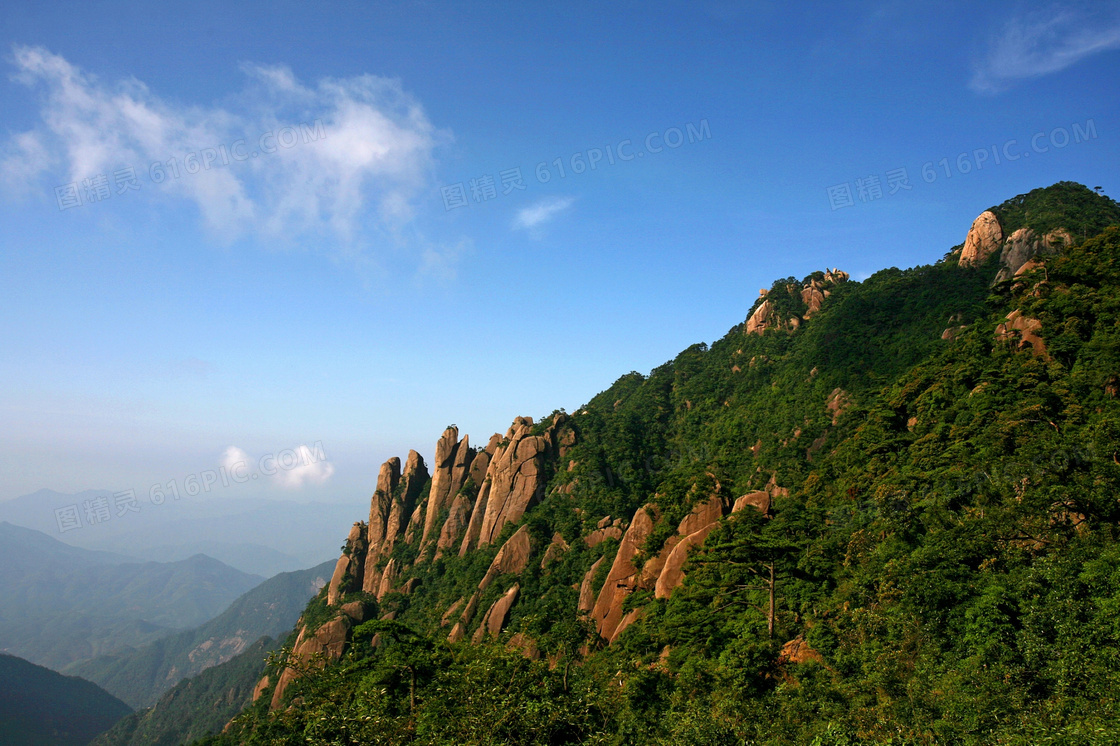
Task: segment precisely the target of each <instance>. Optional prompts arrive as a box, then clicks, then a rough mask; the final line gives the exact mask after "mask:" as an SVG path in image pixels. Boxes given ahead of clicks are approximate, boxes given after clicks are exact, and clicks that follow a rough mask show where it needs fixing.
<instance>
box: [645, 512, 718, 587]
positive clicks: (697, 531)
mask: <svg viewBox="0 0 1120 746" xmlns="http://www.w3.org/2000/svg"><path fill="white" fill-rule="evenodd" d="M727 507H728V506H727V503H726V502H725V501H724V499H723V498H722V497H721V496H719V495H718V494H717V495H713V496H712V497H709V498H708V499H707V500H705V501H703V502H701V503H699V504H697V505H696V507H694V508H693V509H692V512H691V513H689V514H688V515H687V516H685V517H684V519H683V520H682V521H681V522H680V524H679V525H678V526H677V537H679V538H677V540H676V541H672V540H670V541H669V542H666V546H665V547H662V549H661V552H660V553H659V555H658V557H659V558H663V559H661V560H660V565H661V567H660V571H659V572H658V574H657V581H656V583H655V585H654V596H655V597H657V598H668V597H669V595H670V594H671V593H672V592H673V591H674V590H675V589H676V588H677V587H679V586H680V584H681V583H682V582H684V563H685V560H686V559H687V558H688V552H689V550H690V549H692V547H696V546H700V545H701V544H703V543H704V540H705V539H707V538H708V534H710V533H711V532H712V531H713V530H715V528H716V527H717V526H718V525H719V521H720V519H721V518H723V516H724V514H725V513H726V512H727ZM647 564H648V563H647ZM642 569H643V571H644V570H645V568H642Z"/></svg>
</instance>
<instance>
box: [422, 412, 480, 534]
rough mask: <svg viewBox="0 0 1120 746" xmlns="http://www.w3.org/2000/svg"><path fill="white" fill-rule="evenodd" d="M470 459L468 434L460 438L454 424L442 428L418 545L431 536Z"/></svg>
mask: <svg viewBox="0 0 1120 746" xmlns="http://www.w3.org/2000/svg"><path fill="white" fill-rule="evenodd" d="M473 459H474V450H473V449H472V448H471V447H470V439H469V437H468V436H464V437H463V440H462V441H460V440H459V429H458V428H457V427H454V426H452V427H449V428H447V429H446V430H444V431H443V435H442V436H441V437H440V439H439V442H438V443H436V458H435V462H434V463H433V465H432V486H431V490H430V491H429V493H428V501H427V508H426V510H425V514H424V533H423V534H422V535H421V537H420V546H421V548H423V547H424V546H426V545H427V544H428V542H429V540H431V539H434V538H435V536H434V534H435V531H436V521H437V519H438V518H439V516H440V515H442V513H443V511H444V510H445V509H447V508H450V507H451V503H452V501H453V500H454V499H455V497H456V496H457V495H458V494H459V490H460V489H462V487H463V484H464V483H465V482H466V481H467V474H468V471H469V469H470V465H471V461H472V460H473Z"/></svg>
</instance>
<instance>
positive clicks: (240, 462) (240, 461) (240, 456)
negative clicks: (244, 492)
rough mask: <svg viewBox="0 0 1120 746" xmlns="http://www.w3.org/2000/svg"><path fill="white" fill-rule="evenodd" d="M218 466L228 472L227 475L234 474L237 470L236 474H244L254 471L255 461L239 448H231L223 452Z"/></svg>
mask: <svg viewBox="0 0 1120 746" xmlns="http://www.w3.org/2000/svg"><path fill="white" fill-rule="evenodd" d="M218 464H219V465H220V466H221V467H222V468H223V469H225V470H226V473H227V474H233V473H234V470H235V469H236V473H238V474H244V473H247V472H248V471H250V470H251V469H252V467H253V459H251V458H250V457H249V454H247V453H245V451H243V450H241V449H240V448H238V447H237V446H230V447H229V448H227V449H226V450H225V451H223V452H222V458H221V459H220V460H219V461H218Z"/></svg>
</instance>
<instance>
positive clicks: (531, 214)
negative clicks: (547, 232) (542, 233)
mask: <svg viewBox="0 0 1120 746" xmlns="http://www.w3.org/2000/svg"><path fill="white" fill-rule="evenodd" d="M573 202H575V199H574V198H573V197H550V198H548V199H543V200H541V201H540V202H537V203H536V204H533V205H530V206H529V207H526V208H523V209H521V210H520V211H518V213H517V217H516V218H514V220H513V227H514V228H520V229H523V230H530V231H531V230H534V229H537V228H540V227H541V226H543V225H544V224H545V223H547V222H549V221H551V220H552V219H553V218H555V217H556V216H557V215H559V214H560V213H562V212H564V211H565V210H567V209H568V208H569V207H571V206H572V203H573Z"/></svg>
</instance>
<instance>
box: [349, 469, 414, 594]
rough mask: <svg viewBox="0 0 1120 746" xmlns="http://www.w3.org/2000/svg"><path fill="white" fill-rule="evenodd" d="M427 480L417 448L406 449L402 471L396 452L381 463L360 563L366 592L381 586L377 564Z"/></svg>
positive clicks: (395, 538)
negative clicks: (406, 458)
mask: <svg viewBox="0 0 1120 746" xmlns="http://www.w3.org/2000/svg"><path fill="white" fill-rule="evenodd" d="M427 481H428V468H427V466H425V464H424V459H423V458H422V457H421V456H420V454H419V453H417V452H416V451H409V454H408V461H407V462H406V463H405V468H404V473H403V474H402V473H401V460H400V459H399V458H397V457H395V456H394V457H393V458H391V459H389V460H388V461H386V462H385V463H384V464H382V465H381V470H380V471H379V472H378V475H377V489H375V490H374V492H373V497H371V498H370V507H369V524H368V528H367V531H366V537H367V538H366V543H367V547H366V552H365V559H364V561H363V563H362V565H363V568H362V574H363V580H362V585H361V588H362V590H364V591H365V592H367V593H372V594H377V593H378V591H379V590H380V588H381V584H382V583H381V581H382V571H381V570H380V569H379V568H382V567H384V564H385V562H386V560H387V558H388V557H389V555H390V554H391V553H392V551H393V546H394V545H395V544H396V543H397V541H399V540H400V539H401V538H402V537H403V535H404V532H405V528H406V527H407V526H408V525H409V523H410V522H411V520H412V517H413V513H414V511H415V508H416V501H417V500H418V499H419V497H420V493H421V492H422V491H423V489H424V486H425V484H426V483H427Z"/></svg>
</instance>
